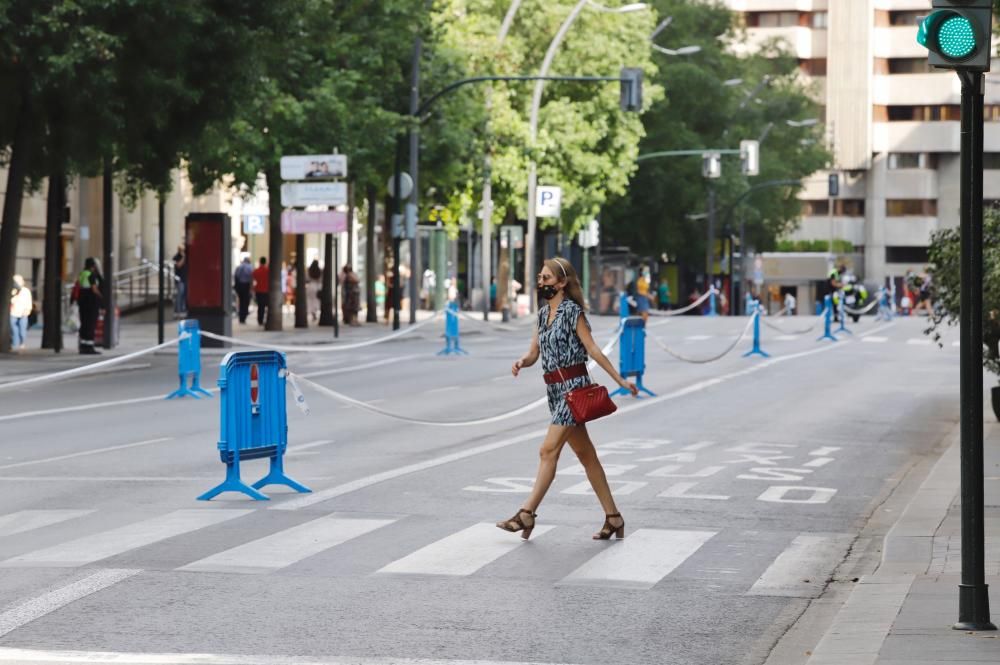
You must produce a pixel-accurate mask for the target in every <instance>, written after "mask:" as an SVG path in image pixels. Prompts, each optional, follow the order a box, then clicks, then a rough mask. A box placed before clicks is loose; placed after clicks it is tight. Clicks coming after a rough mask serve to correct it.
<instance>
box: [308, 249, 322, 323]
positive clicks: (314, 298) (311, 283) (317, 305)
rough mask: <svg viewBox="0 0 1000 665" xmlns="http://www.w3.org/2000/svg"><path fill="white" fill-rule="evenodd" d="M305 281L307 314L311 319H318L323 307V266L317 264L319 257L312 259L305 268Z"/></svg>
mask: <svg viewBox="0 0 1000 665" xmlns="http://www.w3.org/2000/svg"><path fill="white" fill-rule="evenodd" d="M306 282H307V284H306V300H307V301H308V302H309V315H310V316H311V317H312V320H313V321H319V319H320V310H321V309H322V308H323V268H321V267H320V265H319V259H313V260H312V263H310V264H309V267H308V268H307V269H306Z"/></svg>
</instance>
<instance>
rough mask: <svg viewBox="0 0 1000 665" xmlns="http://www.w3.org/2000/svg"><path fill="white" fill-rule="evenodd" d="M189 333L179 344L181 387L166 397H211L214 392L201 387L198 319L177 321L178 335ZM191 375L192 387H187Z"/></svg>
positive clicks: (178, 358)
mask: <svg viewBox="0 0 1000 665" xmlns="http://www.w3.org/2000/svg"><path fill="white" fill-rule="evenodd" d="M185 333H187V335H188V336H187V337H185V338H184V339H182V340H181V341H180V342H179V343H178V344H177V374H178V376H179V377H180V387H179V388H177V390H175V391H174V392H172V393H170V394H169V395H167V396H166V399H173V398H175V397H184V396H185V395H190V396H191V397H194V398H195V399H201V398H200V397H199V395H204V396H206V397H211V396H212V393H210V392H208V391H207V390H205V389H204V388H202V387H201V383H200V380H201V328H200V327H199V326H198V320H197V319H184V320H183V321H179V322H178V323H177V334H178V336H180V335H183V334H185ZM189 374H190V375H191V387H190V388H188V387H187V377H188V375H189Z"/></svg>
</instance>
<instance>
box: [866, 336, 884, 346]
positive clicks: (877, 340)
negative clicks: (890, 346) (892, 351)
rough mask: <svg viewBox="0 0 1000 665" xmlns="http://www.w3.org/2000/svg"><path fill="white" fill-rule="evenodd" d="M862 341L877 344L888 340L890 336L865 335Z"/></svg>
mask: <svg viewBox="0 0 1000 665" xmlns="http://www.w3.org/2000/svg"><path fill="white" fill-rule="evenodd" d="M861 341H862V342H872V343H875V344H882V343H884V342H888V341H889V338H888V337H879V336H872V337H865V338H863V339H862V340H861Z"/></svg>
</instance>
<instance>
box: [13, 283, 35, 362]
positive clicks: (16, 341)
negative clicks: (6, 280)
mask: <svg viewBox="0 0 1000 665" xmlns="http://www.w3.org/2000/svg"><path fill="white" fill-rule="evenodd" d="M31 305H32V300H31V289H29V288H28V287H26V286H25V285H24V278H23V277H21V276H20V275H14V288H13V289H11V292H10V335H11V344H10V348H11V349H12V350H15V351H20V350H21V349H24V348H26V346H27V341H28V317H29V316H30V315H31Z"/></svg>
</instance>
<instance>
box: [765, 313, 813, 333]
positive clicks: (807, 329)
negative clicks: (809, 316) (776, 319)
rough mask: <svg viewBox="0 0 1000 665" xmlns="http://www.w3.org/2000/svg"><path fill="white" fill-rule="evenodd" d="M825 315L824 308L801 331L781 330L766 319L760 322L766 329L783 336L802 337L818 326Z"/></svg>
mask: <svg viewBox="0 0 1000 665" xmlns="http://www.w3.org/2000/svg"><path fill="white" fill-rule="evenodd" d="M825 315H826V308H825V307H824V308H823V311H822V312H820V313H819V315H818V316H817V317H816V320H815V321H813V322H812V324H810V325H809V327H808V328H802V329H801V330H785V329H784V328H782V327H781V326H779V325H778V324H776V323H771V322H770V321H768V320H767V319H766V318H764V319H761V321H763V322H764V325H765V326H767V327H768V328H771V329H772V330H777V331H778V332H780V333H784V334H785V335H804V334H805V333H807V332H809V331H810V330H812V329H813V328H815V327H816V326H818V325H819V324H820V323H822V322H823V317H824V316H825Z"/></svg>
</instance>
